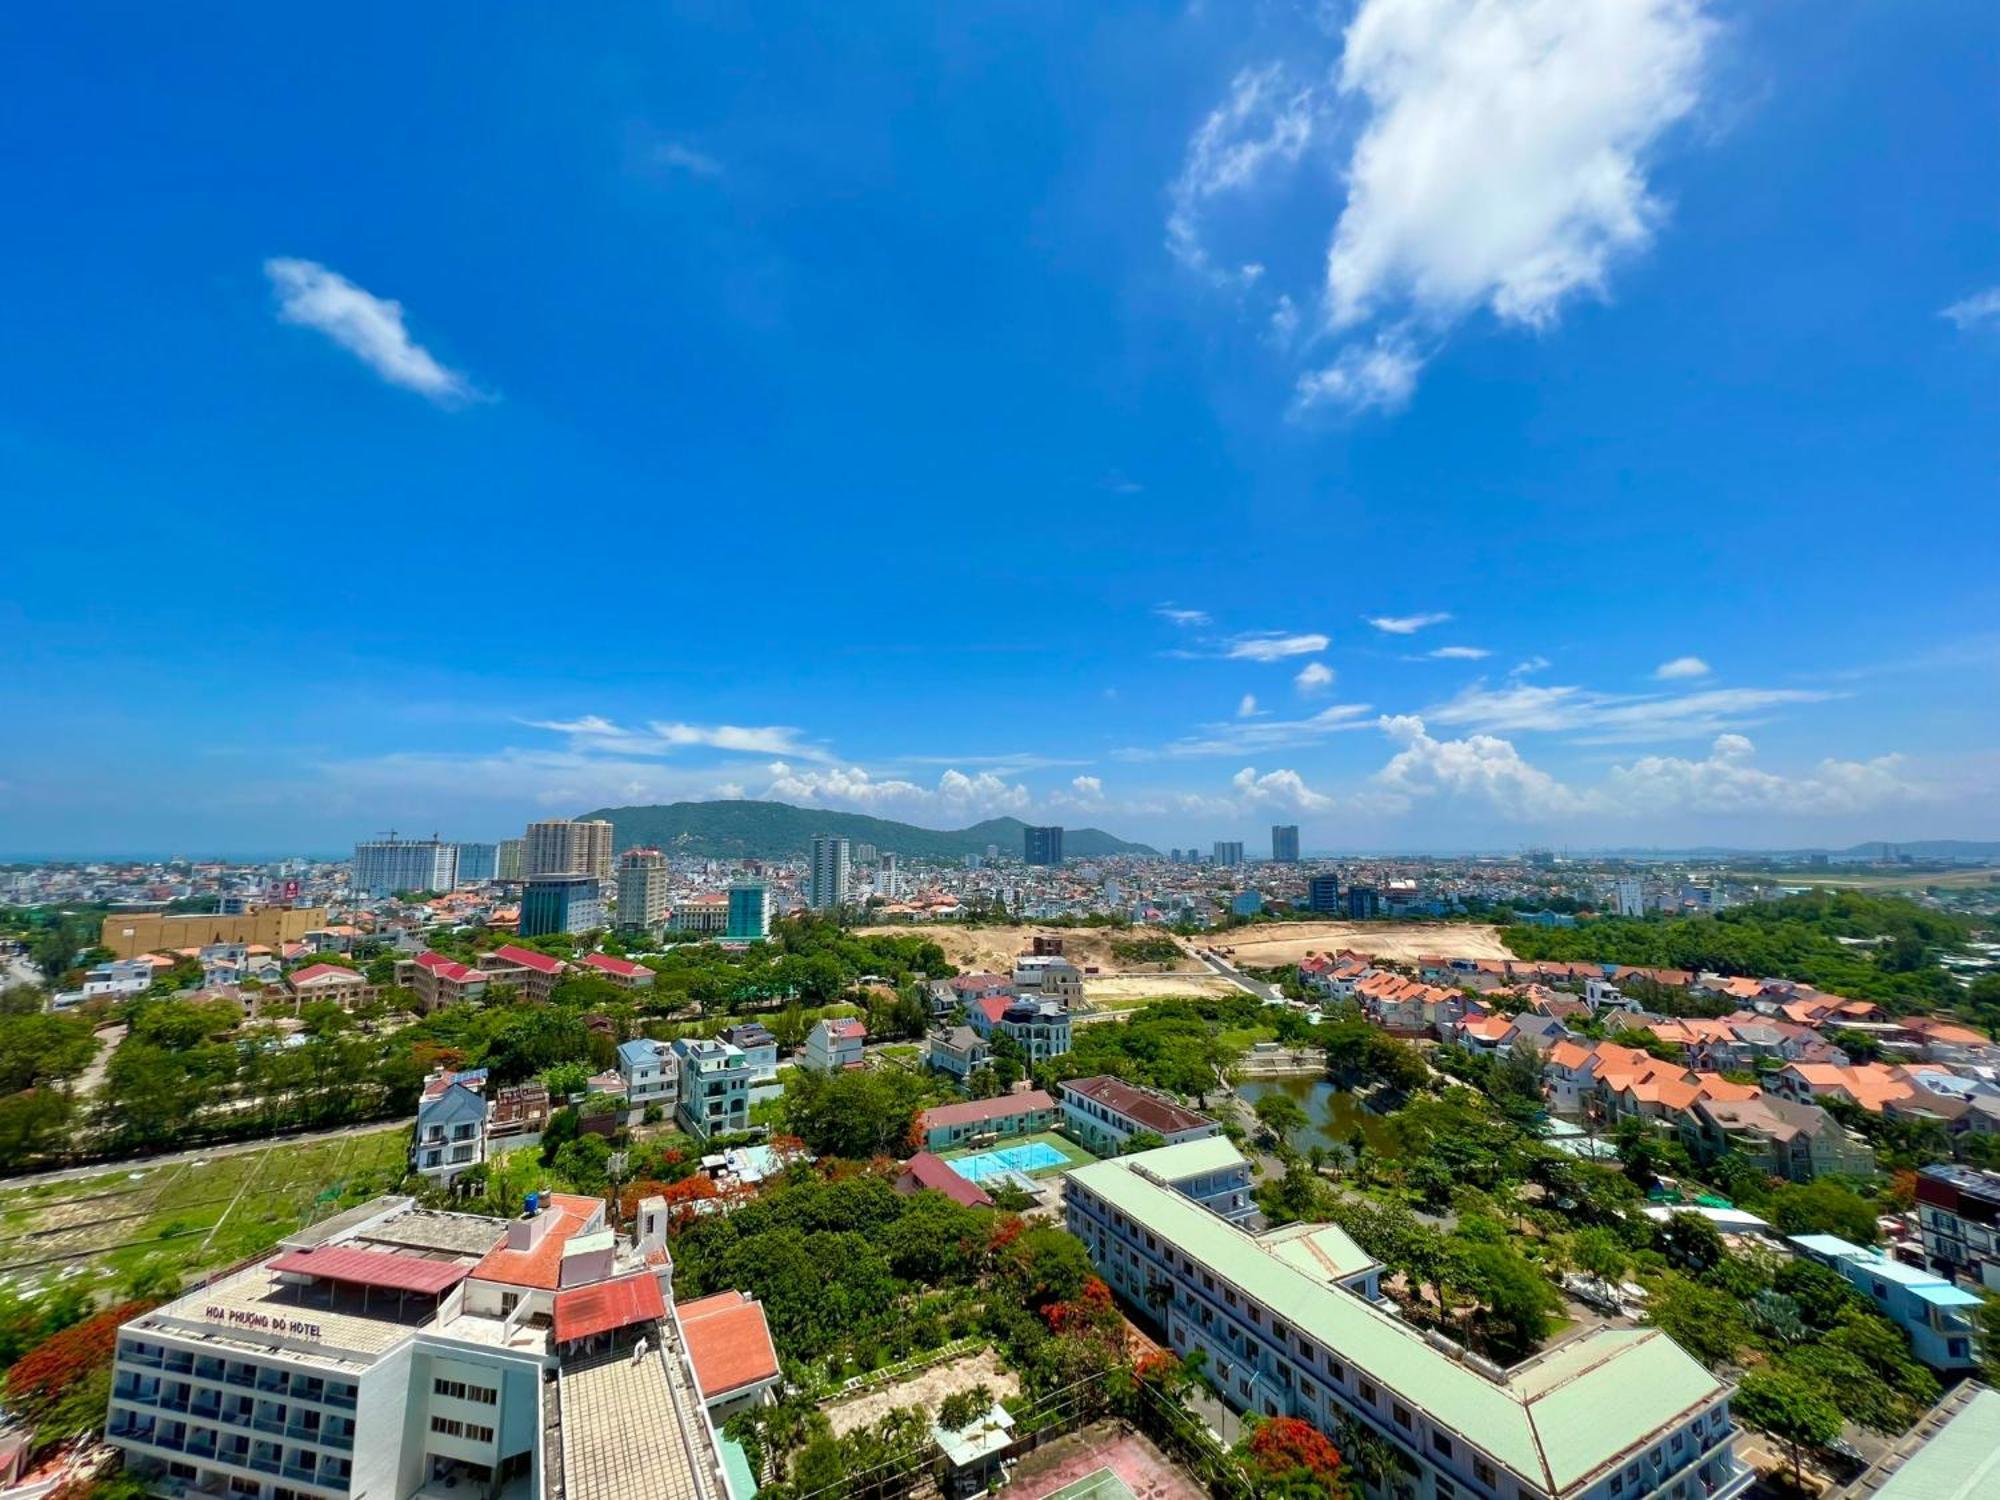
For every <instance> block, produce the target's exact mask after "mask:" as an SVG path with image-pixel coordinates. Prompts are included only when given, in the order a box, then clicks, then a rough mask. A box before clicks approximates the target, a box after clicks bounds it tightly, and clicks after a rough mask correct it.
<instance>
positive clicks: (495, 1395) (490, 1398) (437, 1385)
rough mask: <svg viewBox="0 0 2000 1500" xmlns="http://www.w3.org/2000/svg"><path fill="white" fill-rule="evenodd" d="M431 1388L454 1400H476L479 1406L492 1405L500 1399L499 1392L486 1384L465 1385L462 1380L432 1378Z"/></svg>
mask: <svg viewBox="0 0 2000 1500" xmlns="http://www.w3.org/2000/svg"><path fill="white" fill-rule="evenodd" d="M431 1389H432V1390H434V1391H436V1392H437V1393H438V1394H439V1395H440V1396H450V1397H451V1398H452V1399H453V1400H455V1401H477V1402H478V1403H479V1404H480V1405H481V1406H492V1405H494V1404H496V1403H497V1402H498V1401H499V1400H500V1393H499V1392H498V1391H497V1390H495V1389H494V1388H493V1387H492V1386H488V1385H467V1384H466V1383H465V1382H464V1381H463V1380H433V1381H432V1382H431Z"/></svg>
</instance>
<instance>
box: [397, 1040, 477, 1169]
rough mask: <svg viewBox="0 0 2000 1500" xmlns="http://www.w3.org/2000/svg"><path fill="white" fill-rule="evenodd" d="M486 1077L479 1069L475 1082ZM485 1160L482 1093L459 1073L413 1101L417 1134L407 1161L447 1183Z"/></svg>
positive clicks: (427, 1090)
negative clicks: (415, 1105) (414, 1102)
mask: <svg viewBox="0 0 2000 1500" xmlns="http://www.w3.org/2000/svg"><path fill="white" fill-rule="evenodd" d="M485 1081H486V1074H485V1071H484V1070H483V1069H482V1070H481V1071H480V1073H479V1076H478V1080H477V1082H478V1084H479V1085H480V1086H483V1085H484V1084H485ZM485 1160H486V1096H485V1095H484V1094H483V1093H482V1092H480V1089H479V1087H475V1086H474V1084H473V1083H471V1082H468V1081H467V1075H460V1076H458V1077H456V1078H453V1079H452V1080H451V1081H449V1082H447V1083H445V1084H444V1085H443V1086H442V1087H441V1088H439V1089H437V1090H436V1091H435V1092H433V1091H431V1090H429V1089H426V1090H425V1092H424V1097H423V1098H422V1099H421V1100H420V1101H419V1102H418V1104H417V1135H416V1142H415V1145H414V1148H413V1149H412V1150H411V1153H410V1164H411V1165H412V1166H413V1167H415V1168H416V1169H417V1172H418V1174H419V1175H421V1176H423V1177H424V1178H426V1179H428V1180H429V1181H431V1182H435V1183H440V1184H445V1185H449V1184H450V1182H451V1180H452V1179H453V1178H454V1177H456V1176H458V1174H459V1173H461V1172H464V1171H466V1170H467V1169H469V1168H472V1167H476V1166H478V1165H479V1164H480V1163H481V1162H483V1161H485Z"/></svg>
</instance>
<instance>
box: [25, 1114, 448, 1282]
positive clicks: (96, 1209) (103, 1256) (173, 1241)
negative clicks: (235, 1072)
mask: <svg viewBox="0 0 2000 1500" xmlns="http://www.w3.org/2000/svg"><path fill="white" fill-rule="evenodd" d="M409 1140H410V1135H409V1128H408V1127H407V1126H389V1127H386V1128H384V1129H382V1130H377V1131H370V1132H368V1133H366V1134H362V1135H351V1136H343V1137H341V1138H339V1139H337V1140H330V1141H309V1142H298V1141H283V1140H280V1141H274V1142H272V1143H271V1144H270V1145H269V1146H267V1147H265V1148H264V1149H263V1150H261V1151H246V1152H243V1153H241V1154H238V1155H232V1156H218V1157H215V1158H213V1159H211V1160H207V1161H196V1162H182V1163H175V1164H172V1165H168V1166H159V1167H133V1168H111V1169H107V1170H106V1171H104V1172H102V1173H100V1174H97V1175H95V1176H91V1177H86V1178H81V1179H78V1180H75V1181H70V1182H59V1183H47V1184H43V1185H40V1186H37V1187H30V1188H16V1189H14V1190H12V1191H8V1190H5V1189H4V1188H0V1286H9V1287H14V1288H18V1289H30V1288H35V1287H41V1286H46V1285H49V1284H51V1283H53V1282H55V1281H58V1280H70V1279H74V1278H76V1277H79V1276H88V1277H90V1278H91V1279H92V1281H93V1282H101V1283H103V1284H104V1285H106V1286H115V1285H117V1283H118V1282H119V1281H120V1280H122V1279H123V1278H124V1277H125V1276H127V1275H129V1274H130V1273H132V1272H133V1271H135V1270H137V1269H139V1268H140V1267H141V1266H143V1265H145V1264H146V1263H147V1262H148V1261H157V1262H159V1263H160V1264H161V1265H163V1266H164V1267H166V1268H168V1269H171V1270H173V1271H175V1272H177V1273H179V1274H180V1275H182V1276H183V1277H186V1276H192V1275H194V1274H197V1273H199V1272H202V1271H206V1270H211V1269H214V1268H216V1267H219V1266H227V1265H232V1264H234V1263H235V1262H236V1261H239V1260H242V1259H244V1258H245V1257H246V1256H250V1255H255V1254H257V1253H259V1252H260V1251H263V1250H267V1249H269V1248H270V1247H271V1246H272V1245H273V1244H275V1243H276V1242H277V1240H278V1239H279V1238H280V1237H281V1236H283V1235H285V1234H288V1233H290V1232H291V1231H292V1230H294V1229H297V1228H299V1227H300V1226H301V1225H304V1224H306V1223H309V1222H311V1221H312V1220H314V1219H319V1218H323V1217H325V1216H326V1215H327V1214H330V1213H332V1212H334V1211H335V1210H336V1209H339V1208H342V1207H346V1206H348V1205H350V1204H354V1203H358V1202H361V1201H363V1200H364V1199H366V1198H369V1197H371V1196H373V1195H374V1194H377V1193H381V1192H386V1191H388V1190H389V1189H391V1188H393V1187H394V1186H395V1185H396V1184H397V1183H398V1182H400V1181H401V1180H402V1177H403V1174H404V1169H405V1167H406V1164H407V1159H408V1151H409Z"/></svg>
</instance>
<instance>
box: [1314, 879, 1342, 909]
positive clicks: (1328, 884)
mask: <svg viewBox="0 0 2000 1500" xmlns="http://www.w3.org/2000/svg"><path fill="white" fill-rule="evenodd" d="M1306 910H1307V911H1323V912H1328V913H1330V914H1332V915H1333V916H1339V915H1340V877H1339V876H1338V875H1314V876H1312V877H1311V878H1309V879H1308V880H1307V881H1306Z"/></svg>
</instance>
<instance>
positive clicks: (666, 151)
mask: <svg viewBox="0 0 2000 1500" xmlns="http://www.w3.org/2000/svg"><path fill="white" fill-rule="evenodd" d="M653 161H654V162H655V163H656V164H657V165H659V166H662V167H671V168H672V169H673V170H674V171H676V172H686V173H687V174H688V175H689V176H691V177H720V176H721V175H722V163H721V162H719V161H717V160H716V159H715V158H714V157H712V156H710V155H709V154H708V153H707V152H706V151H697V150H695V148H694V147H692V146H689V145H686V144H685V143H683V142H681V141H662V142H661V143H660V144H659V145H658V146H656V147H654V148H653Z"/></svg>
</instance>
